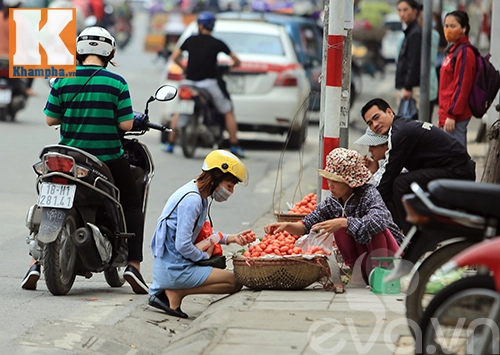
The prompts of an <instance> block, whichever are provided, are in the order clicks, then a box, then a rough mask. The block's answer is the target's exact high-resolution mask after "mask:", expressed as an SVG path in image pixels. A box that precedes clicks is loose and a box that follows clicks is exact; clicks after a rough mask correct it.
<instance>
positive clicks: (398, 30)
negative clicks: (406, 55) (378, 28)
mask: <svg viewBox="0 0 500 355" xmlns="http://www.w3.org/2000/svg"><path fill="white" fill-rule="evenodd" d="M384 27H385V28H386V29H387V32H386V33H385V35H384V37H383V38H382V49H381V53H382V56H383V57H384V59H385V61H386V62H389V63H393V62H395V61H396V60H397V59H398V56H399V51H400V49H401V44H402V43H403V40H404V38H405V34H404V32H403V30H404V29H405V28H406V25H403V23H402V22H401V20H400V18H399V15H398V14H389V15H386V16H385V18H384Z"/></svg>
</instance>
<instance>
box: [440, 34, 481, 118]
mask: <svg viewBox="0 0 500 355" xmlns="http://www.w3.org/2000/svg"><path fill="white" fill-rule="evenodd" d="M462 43H470V42H469V37H468V36H464V37H462V38H461V39H460V40H459V41H457V42H456V43H455V44H454V45H453V46H452V47H451V48H450V51H449V53H448V55H447V56H446V58H444V60H443V64H442V66H441V72H440V79H439V80H440V81H439V111H438V116H439V127H443V126H444V122H445V121H446V118H452V119H454V120H455V121H457V122H459V121H463V120H465V119H468V118H470V117H471V116H472V112H471V110H470V107H469V94H470V91H471V89H472V84H473V82H474V76H475V75H476V55H475V54H474V51H473V50H472V48H470V47H465V46H462V48H461V49H459V50H460V53H458V55H457V56H456V58H455V59H456V60H455V63H453V61H452V57H453V53H454V52H455V51H456V49H457V47H458V46H459V45H460V44H462Z"/></svg>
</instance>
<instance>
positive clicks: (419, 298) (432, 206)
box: [384, 179, 500, 336]
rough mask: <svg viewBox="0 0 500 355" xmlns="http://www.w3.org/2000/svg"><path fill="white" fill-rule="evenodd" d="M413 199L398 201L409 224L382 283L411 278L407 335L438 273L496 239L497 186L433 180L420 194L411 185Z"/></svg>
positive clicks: (499, 212)
mask: <svg viewBox="0 0 500 355" xmlns="http://www.w3.org/2000/svg"><path fill="white" fill-rule="evenodd" d="M411 189H412V191H413V194H408V195H405V196H404V197H403V204H404V206H405V209H406V213H407V217H406V219H407V221H408V222H410V223H411V224H413V226H412V228H411V229H410V231H409V232H408V234H407V235H406V237H405V239H404V241H403V243H402V244H401V246H400V249H399V250H398V252H397V253H396V255H395V258H396V260H395V261H394V268H393V270H392V272H391V273H390V274H389V275H388V276H387V277H385V278H384V282H390V281H394V280H396V279H399V278H401V277H403V276H405V275H408V274H410V273H412V276H411V281H410V283H409V286H408V291H407V295H406V298H405V303H406V317H407V319H408V321H409V322H408V323H409V324H410V331H411V333H412V335H414V336H415V335H416V332H415V329H414V327H413V325H415V324H418V322H419V320H420V318H421V317H422V314H423V312H424V309H425V306H424V304H426V302H428V300H427V299H428V298H429V296H430V294H429V292H427V291H426V289H427V286H428V285H429V284H430V280H431V279H432V278H433V277H435V275H441V277H443V276H445V275H446V274H444V273H443V270H442V266H443V265H444V264H445V263H446V262H447V261H449V260H450V259H451V258H452V257H454V256H455V255H457V254H458V253H459V252H461V251H462V250H464V249H466V248H468V247H470V246H472V245H474V244H477V243H479V242H481V241H483V240H485V239H490V238H493V237H495V236H496V235H497V226H498V225H499V224H498V223H499V222H500V209H498V208H496V206H497V205H498V203H497V202H498V199H500V187H499V186H498V185H496V184H489V183H477V182H472V181H462V180H449V179H438V180H434V181H431V182H430V183H429V184H428V186H427V192H425V191H424V190H423V189H422V188H421V187H420V186H419V185H418V184H417V183H412V184H411Z"/></svg>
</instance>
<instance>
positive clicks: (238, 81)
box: [224, 75, 245, 94]
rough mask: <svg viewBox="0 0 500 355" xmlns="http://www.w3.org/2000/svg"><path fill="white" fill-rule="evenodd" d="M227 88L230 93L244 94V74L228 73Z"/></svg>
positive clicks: (226, 78)
mask: <svg viewBox="0 0 500 355" xmlns="http://www.w3.org/2000/svg"><path fill="white" fill-rule="evenodd" d="M224 80H225V81H226V88H227V91H229V93H230V94H244V93H245V77H244V76H243V75H226V76H225V77H224Z"/></svg>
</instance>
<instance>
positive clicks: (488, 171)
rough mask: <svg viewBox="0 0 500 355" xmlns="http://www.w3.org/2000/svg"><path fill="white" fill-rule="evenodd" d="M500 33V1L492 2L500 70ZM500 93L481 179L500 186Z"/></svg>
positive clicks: (494, 57) (493, 47)
mask: <svg viewBox="0 0 500 355" xmlns="http://www.w3.org/2000/svg"><path fill="white" fill-rule="evenodd" d="M498 33H500V1H496V0H495V1H492V10H491V41H490V53H491V58H490V60H491V63H492V64H493V65H494V66H495V68H497V69H500V44H499V43H498V41H496V40H494V38H495V35H496V34H498ZM499 110H500V93H499V94H498V95H497V98H496V100H495V101H494V102H493V104H492V105H491V107H490V109H489V110H488V112H487V116H486V117H487V121H488V125H491V128H490V129H489V130H488V142H489V147H488V153H487V155H486V161H485V163H484V171H483V175H482V177H481V181H482V182H490V183H493V184H500V120H499Z"/></svg>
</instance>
